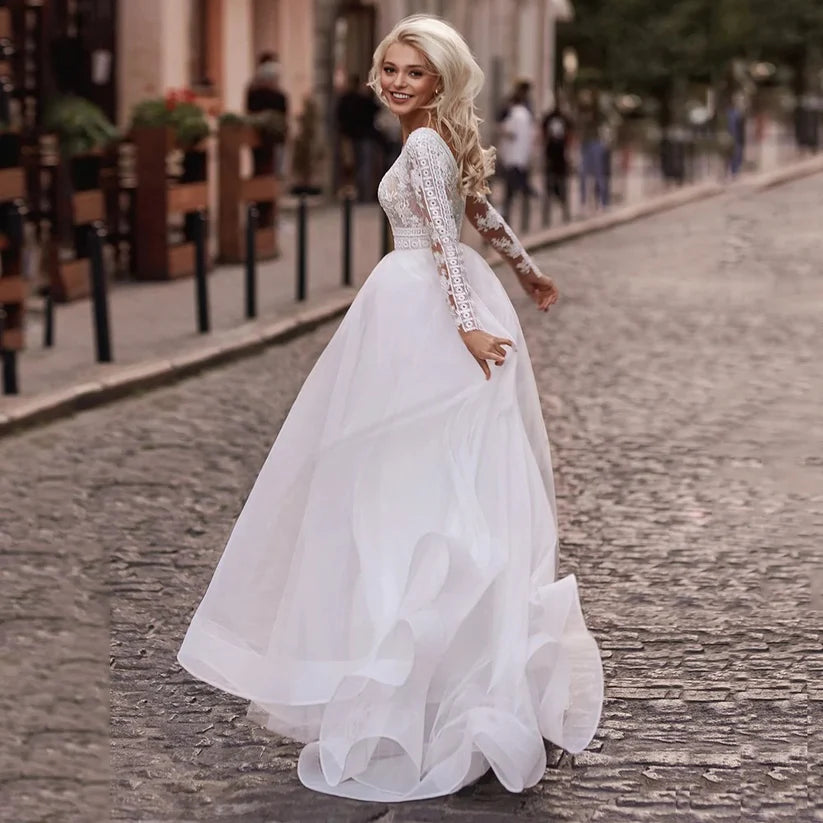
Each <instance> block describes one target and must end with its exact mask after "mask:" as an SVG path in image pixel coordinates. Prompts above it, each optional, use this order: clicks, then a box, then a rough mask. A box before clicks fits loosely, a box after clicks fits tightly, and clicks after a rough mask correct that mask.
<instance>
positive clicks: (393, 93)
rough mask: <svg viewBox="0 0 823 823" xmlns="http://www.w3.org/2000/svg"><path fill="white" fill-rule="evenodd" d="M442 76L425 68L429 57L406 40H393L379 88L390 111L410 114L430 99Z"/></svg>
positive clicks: (382, 70) (381, 71)
mask: <svg viewBox="0 0 823 823" xmlns="http://www.w3.org/2000/svg"><path fill="white" fill-rule="evenodd" d="M439 82H440V78H439V77H438V76H437V75H436V74H433V73H432V72H431V71H430V70H429V69H427V68H426V60H425V58H424V57H423V55H422V54H421V53H420V52H419V51H418V50H417V49H416V48H414V47H413V46H410V45H408V44H407V43H392V44H391V46H389V48H388V49H387V50H386V56H385V57H384V58H383V66H382V68H381V70H380V87H381V89H382V91H383V97H384V98H385V100H386V102H387V103H388V105H389V108H390V109H391V111H392V112H393V113H394V114H396V115H397V116H398V117H408V116H409V115H410V114H413V113H414V112H416V111H417V110H418V109H420V108H422V107H423V106H425V105H427V104H428V103H430V102H431V100H432V98H433V97H434V93H435V90H436V89H438V88H439Z"/></svg>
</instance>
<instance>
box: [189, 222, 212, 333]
mask: <svg viewBox="0 0 823 823" xmlns="http://www.w3.org/2000/svg"><path fill="white" fill-rule="evenodd" d="M193 222H194V226H193V228H194V232H193V233H194V288H195V299H196V301H197V331H199V332H200V334H207V333H208V332H209V331H210V330H211V322H210V320H209V284H208V281H207V280H206V237H207V218H206V212H205V211H203V210H202V209H201V210H200V211H198V212H197V215H196V218H195V219H194V221H193Z"/></svg>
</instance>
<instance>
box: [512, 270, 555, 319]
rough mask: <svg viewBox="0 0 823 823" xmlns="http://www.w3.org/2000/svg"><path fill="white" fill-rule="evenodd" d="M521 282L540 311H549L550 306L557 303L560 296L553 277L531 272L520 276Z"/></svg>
mask: <svg viewBox="0 0 823 823" xmlns="http://www.w3.org/2000/svg"><path fill="white" fill-rule="evenodd" d="M520 284H521V285H522V286H523V288H524V289H525V290H526V294H528V295H529V297H531V299H532V300H534V302H535V304H536V305H537V308H538V309H540V311H548V310H549V306H551V305H553V304H554V303H556V302H557V298H558V297H559V296H560V295H559V294H558V292H557V286H555V285H554V280H552V279H551V277H545V276H544V275H539V274H535V273H534V272H529V273H528V274H524V275H522V276H521V277H520Z"/></svg>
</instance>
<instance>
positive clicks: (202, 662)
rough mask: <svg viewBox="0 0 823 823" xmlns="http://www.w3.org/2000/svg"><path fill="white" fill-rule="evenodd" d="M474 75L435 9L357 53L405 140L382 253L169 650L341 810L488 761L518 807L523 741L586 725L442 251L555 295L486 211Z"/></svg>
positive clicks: (575, 668)
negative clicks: (232, 701) (484, 243)
mask: <svg viewBox="0 0 823 823" xmlns="http://www.w3.org/2000/svg"><path fill="white" fill-rule="evenodd" d="M481 82H482V72H481V71H480V69H479V68H478V66H477V64H476V63H475V62H474V60H473V58H472V56H471V53H470V52H469V49H468V47H467V46H466V44H465V42H464V41H463V40H462V38H461V37H460V36H459V35H458V34H457V33H456V32H455V31H454V30H453V29H452V28H451V27H450V26H448V25H447V24H445V23H443V22H442V21H440V20H438V19H436V18H431V17H425V16H415V17H411V18H408V19H406V20H403V21H402V22H401V23H399V24H398V25H397V26H396V27H395V29H394V30H393V31H392V32H391V33H390V34H389V35H388V37H387V38H386V39H385V40H384V41H383V42H382V43H381V44H380V46H379V47H378V48H377V51H376V52H375V56H374V65H373V68H372V75H371V86H372V88H373V89H375V90H376V92H377V94H378V95H379V97H380V99H381V100H382V101H383V103H385V104H386V105H387V106H388V107H389V108H390V109H391V110H392V111H393V112H394V113H395V114H396V115H397V116H398V117H399V119H400V122H401V125H402V128H403V135H404V138H405V143H404V146H403V150H402V152H401V155H400V157H399V158H398V159H397V161H396V162H395V164H394V165H393V166H392V168H391V169H390V170H389V171H388V173H387V174H386V176H385V177H384V179H383V181H382V183H381V185H380V200H381V203H382V205H383V208H384V209H385V210H386V212H387V213H388V215H389V218H390V220H391V223H392V228H393V232H394V239H395V251H393V252H392V253H391V254H389V255H387V256H386V257H385V258H384V259H383V260H382V261H381V262H380V263H379V264H378V265H377V267H376V268H375V269H374V271H373V272H372V274H371V276H370V277H369V279H368V281H367V282H366V283H365V285H364V286H363V288H362V289H361V290H360V292H359V294H358V296H357V298H356V300H355V301H354V303H353V304H352V307H351V309H350V310H349V312H348V314H347V315H346V318H345V319H344V320H343V322H342V323H341V325H340V327H339V329H338V330H337V332H336V333H335V335H334V337H333V338H332V340H331V342H330V343H329V345H328V347H327V348H326V350H325V351H324V352H323V354H322V355H321V357H320V358H319V360H318V362H317V364H316V365H315V367H314V369H313V370H312V372H311V374H310V375H309V377H308V378H307V380H306V382H305V384H304V386H303V388H302V389H301V391H300V394H299V395H298V397H297V399H296V400H295V403H294V406H293V407H292V410H291V413H290V414H289V416H288V418H287V419H286V421H285V423H284V424H283V427H282V429H281V431H280V434H279V436H278V438H277V440H276V442H275V444H274V446H273V447H272V450H271V453H270V454H269V457H268V459H267V460H266V463H265V465H264V466H263V469H262V470H261V472H260V475H259V477H258V479H257V481H256V483H255V485H254V488H253V490H252V492H251V494H250V496H249V498H248V500H247V502H246V505H245V507H244V509H243V512H242V513H241V515H240V517H239V518H238V521H237V523H236V524H235V527H234V530H233V532H232V534H231V537H230V539H229V542H228V545H227V547H226V550H225V552H224V554H223V557H222V559H221V561H220V563H219V565H218V567H217V571H216V572H215V575H214V578H213V579H212V582H211V584H210V586H209V589H208V591H207V592H206V595H205V597H204V598H203V601H202V603H201V604H200V607H199V608H198V610H197V613H196V614H195V616H194V619H193V621H192V624H191V626H190V628H189V630H188V633H187V635H186V638H185V640H184V642H183V646H182V648H181V650H180V654H179V660H180V662H181V663H182V664H183V666H185V667H186V668H187V669H188V670H189V671H190V672H192V673H193V674H194V675H195V676H196V677H198V678H200V679H202V680H204V681H206V682H208V683H211V684H213V685H215V686H217V687H219V688H221V689H224V690H225V691H228V692H232V693H234V694H237V695H240V696H242V697H244V698H246V699H248V700H250V701H251V702H252V706H251V709H250V713H251V714H252V715H253V716H254V717H255V718H256V719H258V720H260V721H261V722H262V723H264V724H265V725H267V726H268V727H269V728H270V729H272V730H274V731H276V732H278V733H279V734H282V735H286V736H290V737H293V738H295V739H298V740H301V741H305V742H306V743H307V745H306V746H305V748H304V749H303V751H302V752H301V755H300V759H299V762H298V775H299V777H300V779H301V780H302V781H303V783H304V784H305V785H306V786H308V787H310V788H312V789H316V790H318V791H322V792H328V793H330V794H337V795H341V796H344V797H353V798H359V799H365V800H375V801H381V802H386V801H395V800H414V799H421V798H426V797H434V796H438V795H443V794H448V793H450V792H455V791H457V790H458V789H460V788H461V787H462V786H465V785H466V784H468V783H470V782H472V781H474V780H476V779H478V778H479V777H480V776H481V775H483V774H484V773H485V772H486V771H487V770H488V769H489V768H490V767H491V768H492V769H494V772H495V773H496V775H497V777H498V778H499V779H500V781H501V782H502V783H503V785H504V786H505V787H506V788H507V789H509V790H511V791H521V790H523V789H524V788H526V787H528V786H531V785H533V784H535V783H536V782H537V781H538V780H539V779H540V777H541V776H542V774H543V772H544V770H545V765H546V757H545V747H544V743H543V738H544V737H545V738H547V739H549V740H551V741H553V742H555V743H557V744H558V745H560V746H562V747H563V748H565V749H567V750H568V751H571V752H579V751H581V750H582V749H583V748H585V746H586V745H587V744H588V743H589V741H590V740H591V738H592V736H593V734H594V732H595V729H596V727H597V724H598V721H599V715H600V707H601V703H602V690H603V685H602V669H601V664H600V656H599V653H598V650H597V646H596V644H595V642H594V640H593V639H592V637H591V636H590V635H589V634H588V632H587V631H586V627H585V625H584V622H583V618H582V615H581V611H580V605H579V602H578V597H577V589H576V583H575V580H574V578H573V577H571V576H569V577H566V578H563V579H562V580H555V559H556V529H555V518H554V511H553V505H554V497H553V486H552V476H551V464H550V457H549V446H548V440H547V437H546V432H545V428H544V425H543V421H542V417H541V412H540V404H539V400H538V395H537V390H536V387H535V383H534V376H533V373H532V369H531V365H530V362H529V357H528V353H527V351H526V345H525V343H524V341H523V336H522V333H521V330H520V326H519V324H518V321H517V317H516V315H515V313H514V309H513V308H512V305H511V303H510V302H509V299H508V298H507V296H506V293H505V291H504V290H503V287H502V286H501V284H500V282H499V281H498V280H497V278H496V277H495V275H494V273H493V272H492V271H491V269H490V268H489V267H488V265H487V264H486V263H485V261H484V260H483V259H482V258H481V257H480V256H479V255H478V254H477V253H475V252H474V251H473V250H471V249H470V248H468V247H467V246H464V245H462V244H460V243H459V241H458V230H459V227H460V223H461V218H462V214H463V212H464V210H465V214H466V216H467V217H468V219H469V220H470V221H471V222H472V223H473V225H474V226H476V227H477V229H478V230H479V231H480V232H481V233H482V234H483V235H484V236H485V237H486V238H487V239H488V240H489V241H490V242H491V243H492V245H493V246H494V247H495V248H497V249H498V250H499V251H500V252H501V254H502V255H503V256H504V257H505V258H506V259H507V260H508V262H509V263H510V264H511V265H512V266H513V267H514V269H515V271H516V272H517V273H518V275H519V277H520V281H521V283H522V284H523V286H524V288H525V289H526V291H527V292H528V293H529V295H530V296H531V297H532V298H533V300H534V302H535V303H536V305H537V307H538V308H539V309H542V310H543V311H546V310H547V309H548V308H549V306H550V305H551V304H552V303H554V301H555V300H556V297H557V292H556V290H555V287H554V284H553V283H552V281H551V280H550V279H549V278H547V277H544V276H543V275H541V274H540V273H539V272H538V270H537V268H536V267H535V265H534V263H533V262H532V261H531V260H530V259H529V257H528V256H527V255H526V253H525V251H524V250H523V248H522V247H521V246H520V244H519V243H518V241H517V239H516V238H515V237H514V235H513V234H512V232H511V230H510V229H509V227H508V226H507V225H506V224H505V223H504V222H503V221H502V220H501V219H500V217H499V216H498V214H497V212H495V211H494V209H492V208H491V206H490V205H489V204H488V202H487V201H486V199H485V196H484V192H486V191H487V187H486V182H485V181H486V178H487V177H488V175H489V174H490V172H491V156H490V154H491V153H490V152H489V151H486V150H484V149H482V148H481V146H480V142H479V137H478V130H477V125H478V120H477V117H476V115H475V113H474V104H473V101H474V98H475V96H476V94H477V92H478V90H479V89H480V86H481ZM490 362H491V363H494V364H495V366H496V368H495V369H494V375H492V369H491V368H490V367H489V363H490ZM484 377H485V379H483V378H484Z"/></svg>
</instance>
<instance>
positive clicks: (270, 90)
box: [246, 52, 289, 177]
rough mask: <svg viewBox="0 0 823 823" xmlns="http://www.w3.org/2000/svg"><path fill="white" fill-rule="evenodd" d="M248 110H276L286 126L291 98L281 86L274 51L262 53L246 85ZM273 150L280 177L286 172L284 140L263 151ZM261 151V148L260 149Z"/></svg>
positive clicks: (278, 67)
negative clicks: (252, 75) (289, 98)
mask: <svg viewBox="0 0 823 823" xmlns="http://www.w3.org/2000/svg"><path fill="white" fill-rule="evenodd" d="M246 111H247V112H248V113H249V114H258V113H260V112H267V111H275V112H280V113H281V114H282V115H283V121H284V128H285V122H286V120H287V118H288V114H289V100H288V97H287V96H286V94H285V92H283V90H282V89H281V88H280V63H279V61H278V60H277V55H276V54H273V53H272V52H264V53H263V54H261V55H260V59H259V61H258V63H257V69H256V71H255V73H254V77H252V79H251V81H250V82H249V84H248V86H247V87H246ZM271 150H273V153H274V154H273V156H274V169H275V173H276V174H277V176H278V177H282V176H283V173H284V159H285V151H284V141H279V142H276V143H275V144H274V146H273V147H272V146H266V147H264V148H263V149H262V151H265V152H269V151H271ZM258 151H259V150H258Z"/></svg>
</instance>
